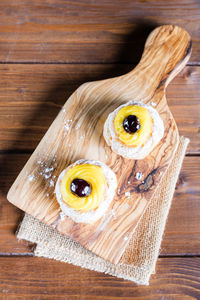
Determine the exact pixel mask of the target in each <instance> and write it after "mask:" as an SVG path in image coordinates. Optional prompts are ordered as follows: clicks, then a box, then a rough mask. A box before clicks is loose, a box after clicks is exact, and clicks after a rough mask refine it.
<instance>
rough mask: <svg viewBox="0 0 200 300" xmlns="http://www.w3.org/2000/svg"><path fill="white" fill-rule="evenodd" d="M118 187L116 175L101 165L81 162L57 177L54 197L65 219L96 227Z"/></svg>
mask: <svg viewBox="0 0 200 300" xmlns="http://www.w3.org/2000/svg"><path fill="white" fill-rule="evenodd" d="M116 187H117V179H116V176H115V174H114V173H113V171H112V170H111V169H110V168H109V167H108V166H106V165H105V164H103V163H102V162H99V161H93V160H84V159H81V160H78V161H76V162H75V163H74V164H72V165H70V166H69V167H68V168H67V169H65V170H63V171H62V173H61V174H60V176H59V177H58V180H57V183H56V188H55V193H56V197H57V201H58V203H59V204H60V208H61V210H62V212H63V213H64V215H66V216H68V217H70V218H72V219H73V220H74V221H75V222H80V223H93V222H95V221H97V220H98V219H100V218H101V217H102V216H103V215H104V214H105V212H106V210H107V209H108V207H109V205H110V203H111V201H112V199H113V197H114V194H115V189H116Z"/></svg>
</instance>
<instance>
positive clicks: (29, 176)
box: [28, 174, 35, 182]
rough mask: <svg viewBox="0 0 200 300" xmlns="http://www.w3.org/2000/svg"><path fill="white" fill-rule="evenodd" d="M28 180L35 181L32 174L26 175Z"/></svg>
mask: <svg viewBox="0 0 200 300" xmlns="http://www.w3.org/2000/svg"><path fill="white" fill-rule="evenodd" d="M28 180H29V181H30V182H32V181H34V180H35V176H34V175H33V174H30V175H28Z"/></svg>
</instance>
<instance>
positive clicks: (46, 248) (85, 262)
mask: <svg viewBox="0 0 200 300" xmlns="http://www.w3.org/2000/svg"><path fill="white" fill-rule="evenodd" d="M188 143H189V139H186V138H184V137H181V138H180V142H179V145H178V148H177V151H176V153H175V155H174V158H173V161H172V163H171V165H170V167H169V169H168V170H167V172H166V174H165V176H164V178H163V180H162V182H161V184H160V186H159V188H158V189H157V191H156V195H155V196H154V197H153V199H152V200H151V203H150V205H149V207H148V208H147V210H146V212H145V214H144V215H143V217H142V219H141V220H140V222H139V224H138V226H137V228H136V230H135V231H134V234H133V236H132V239H131V241H130V243H129V246H128V247H127V249H126V250H125V252H124V254H123V256H122V258H121V260H120V263H119V264H118V265H113V264H111V263H109V262H107V261H105V260H104V259H102V258H100V257H98V256H97V255H95V254H93V253H92V252H90V251H88V250H87V249H85V248H83V247H82V246H81V245H80V244H78V243H76V242H74V241H73V240H71V239H70V238H67V237H65V236H63V235H61V234H60V233H58V232H57V231H56V230H55V229H53V228H51V227H49V226H47V225H45V224H43V223H42V222H40V221H38V220H37V219H35V218H33V217H32V216H30V215H28V214H26V215H25V217H24V220H23V222H22V224H21V226H20V229H19V231H18V234H17V237H18V238H19V239H24V240H28V241H30V242H33V243H36V244H37V247H36V249H35V255H36V256H40V257H41V256H42V257H46V258H52V259H56V260H60V261H63V262H67V263H72V264H74V265H77V266H80V267H83V268H87V269H90V270H95V271H99V272H103V273H106V274H110V275H113V276H116V277H119V278H123V279H128V280H131V281H134V282H135V283H137V284H140V285H148V283H149V278H150V276H151V274H152V273H153V272H155V265H156V261H157V258H158V254H159V249H160V244H161V241H162V236H163V232H164V228H165V224H166V220H167V216H168V213H169V209H170V206H171V201H172V197H173V193H174V189H175V185H176V182H177V179H178V175H179V172H180V169H181V165H182V161H183V158H184V155H185V151H186V148H187V145H188Z"/></svg>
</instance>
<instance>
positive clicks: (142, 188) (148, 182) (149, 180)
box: [136, 168, 158, 193]
mask: <svg viewBox="0 0 200 300" xmlns="http://www.w3.org/2000/svg"><path fill="white" fill-rule="evenodd" d="M157 169H158V168H156V169H154V170H153V171H151V173H149V174H148V175H147V177H146V178H145V179H144V180H143V182H142V183H141V184H139V185H138V186H137V187H136V191H137V192H138V193H142V192H147V191H148V190H149V189H150V188H151V187H152V186H153V184H154V179H153V175H154V174H155V173H156V171H157Z"/></svg>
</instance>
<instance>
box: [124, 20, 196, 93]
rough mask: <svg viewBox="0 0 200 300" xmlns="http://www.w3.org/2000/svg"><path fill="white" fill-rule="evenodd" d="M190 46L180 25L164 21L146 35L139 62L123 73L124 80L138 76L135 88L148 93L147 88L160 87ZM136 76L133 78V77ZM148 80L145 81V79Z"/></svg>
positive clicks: (179, 65) (178, 67)
mask: <svg viewBox="0 0 200 300" xmlns="http://www.w3.org/2000/svg"><path fill="white" fill-rule="evenodd" d="M191 50H192V42H191V37H190V35H189V34H188V32H187V31H185V30H184V29H182V28H180V27H178V26H173V25H164V26H160V27H157V28H156V29H155V30H153V31H152V32H151V34H150V35H149V36H148V38H147V41H146V43H145V47H144V52H143V55H142V58H141V60H140V62H139V64H138V65H137V66H136V67H135V69H134V70H133V71H131V72H129V73H128V74H126V75H125V76H127V77H128V80H130V79H131V78H130V77H132V79H133V78H134V80H137V78H138V89H141V88H142V89H143V90H144V95H145V94H146V96H147V95H149V92H150V91H149V90H148V89H149V88H150V89H151V94H152V92H155V90H156V89H158V87H159V88H160V87H163V88H164V89H165V88H166V86H167V85H168V84H169V82H170V81H171V80H172V79H173V78H174V77H175V76H176V75H177V74H178V73H179V72H180V71H181V70H182V69H183V68H184V66H185V65H186V63H187V62H188V60H189V58H190V55H191ZM136 76H137V78H136ZM147 81H148V82H149V84H146V85H145V83H146V82H147Z"/></svg>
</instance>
